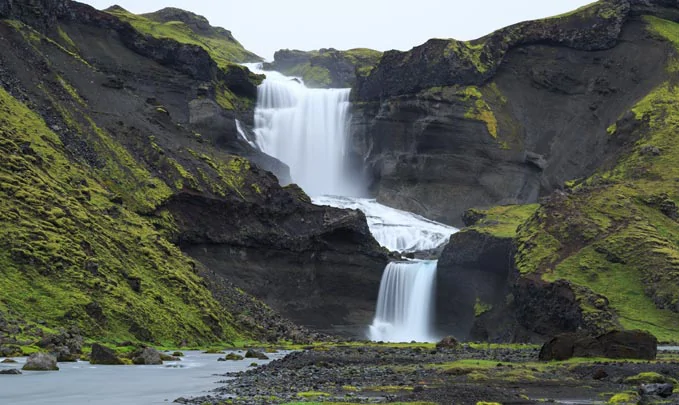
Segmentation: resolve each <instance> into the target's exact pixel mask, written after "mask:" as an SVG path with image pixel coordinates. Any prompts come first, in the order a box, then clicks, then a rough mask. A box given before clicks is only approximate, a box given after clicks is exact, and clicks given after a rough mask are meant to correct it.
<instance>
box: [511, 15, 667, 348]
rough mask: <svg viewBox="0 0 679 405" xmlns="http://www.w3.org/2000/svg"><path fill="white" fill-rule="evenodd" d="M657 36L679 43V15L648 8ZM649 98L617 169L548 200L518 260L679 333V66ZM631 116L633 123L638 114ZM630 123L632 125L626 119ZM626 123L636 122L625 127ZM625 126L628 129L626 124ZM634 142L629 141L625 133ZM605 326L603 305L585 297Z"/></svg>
mask: <svg viewBox="0 0 679 405" xmlns="http://www.w3.org/2000/svg"><path fill="white" fill-rule="evenodd" d="M645 21H646V23H647V24H648V30H649V34H650V35H659V36H662V37H664V38H666V39H667V40H668V41H670V42H671V43H673V44H675V46H677V51H678V53H677V55H679V23H676V22H672V21H668V20H663V19H660V18H657V17H652V16H647V17H645ZM667 71H668V75H669V78H668V80H667V81H666V82H664V83H663V84H661V85H660V86H658V87H657V88H656V89H654V90H653V91H652V92H651V93H650V94H649V95H647V96H646V97H645V98H644V99H642V100H640V101H639V102H638V103H637V104H636V105H635V106H634V107H633V108H632V109H631V113H630V114H628V115H627V116H626V117H625V118H624V119H623V120H621V123H620V124H619V125H616V126H614V127H612V128H611V129H610V137H611V139H612V140H615V139H616V138H621V137H627V139H633V140H634V141H633V142H630V143H629V152H628V153H625V155H624V156H623V157H622V158H621V159H620V160H619V161H618V163H617V164H616V165H615V167H614V168H613V169H611V170H605V171H601V172H599V173H597V174H595V175H594V176H592V177H590V178H588V179H587V180H584V181H579V182H576V183H575V184H573V185H572V188H571V189H570V190H569V192H568V193H566V194H558V195H555V196H553V197H551V198H550V200H549V201H548V202H546V203H545V204H543V205H542V207H541V208H540V210H539V211H538V213H537V214H536V215H535V216H534V217H533V218H532V219H531V220H530V221H528V222H527V223H526V224H525V225H523V226H522V228H521V230H520V232H519V239H518V241H519V249H518V253H517V262H516V263H517V268H518V270H519V271H520V273H521V274H522V275H524V276H529V275H535V276H539V277H541V278H542V279H543V280H546V281H550V282H551V281H556V280H558V279H566V280H570V281H571V282H572V283H574V284H577V285H581V286H584V287H587V288H589V289H591V290H592V291H594V292H596V293H599V294H602V295H604V296H606V297H607V298H608V300H609V302H610V306H611V308H612V310H613V312H614V313H615V315H616V316H617V320H618V322H619V323H620V324H621V325H622V326H623V327H625V328H629V329H634V328H638V329H645V330H649V331H651V332H652V333H654V334H656V335H657V336H658V337H659V338H660V339H662V340H672V341H677V340H679V305H678V304H679V289H678V285H677V280H678V279H679V224H678V223H677V220H678V219H679V211H678V210H677V205H676V202H677V201H679V189H678V188H677V180H678V179H679V171H678V169H677V162H679V147H677V142H676V134H677V133H678V131H679V108H678V107H677V106H679V76H678V75H677V74H678V73H679V69H677V59H676V56H675V59H671V60H670V61H669V64H668V65H667ZM630 121H631V122H630ZM623 122H624V124H623ZM625 126H626V127H625ZM618 127H620V128H618ZM623 141H624V140H623ZM583 311H584V319H583V321H584V323H585V324H587V325H588V326H589V327H595V325H597V322H599V320H600V318H601V317H600V314H598V312H599V309H598V308H596V307H589V306H583Z"/></svg>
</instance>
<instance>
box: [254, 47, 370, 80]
mask: <svg viewBox="0 0 679 405" xmlns="http://www.w3.org/2000/svg"><path fill="white" fill-rule="evenodd" d="M381 57H382V52H379V51H375V50H372V49H365V48H356V49H349V50H346V51H338V50H336V49H332V48H330V49H320V50H318V51H310V52H304V51H298V50H290V49H282V50H280V51H277V52H276V53H275V54H274V61H273V62H272V63H265V64H264V69H267V70H275V71H278V72H281V73H283V74H285V75H289V76H297V77H301V78H302V79H303V80H304V84H305V85H307V86H308V87H314V88H316V87H320V88H348V87H352V86H354V85H355V84H356V82H357V77H362V76H365V75H367V74H369V73H370V71H371V70H372V69H373V68H374V67H375V65H377V63H378V62H379V60H380V58H381Z"/></svg>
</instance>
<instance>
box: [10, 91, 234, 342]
mask: <svg viewBox="0 0 679 405" xmlns="http://www.w3.org/2000/svg"><path fill="white" fill-rule="evenodd" d="M65 111H66V110H65V109H64V111H63V112H64V113H65ZM72 123H75V121H72ZM82 128H83V130H87V131H88V132H90V133H93V134H94V135H96V137H97V138H96V141H95V142H92V146H93V147H94V148H95V149H96V150H97V151H98V152H99V153H101V154H102V156H105V157H106V165H105V166H104V167H103V168H101V169H100V171H98V172H96V173H95V172H92V171H91V169H90V168H87V167H85V166H81V165H79V164H74V162H73V161H71V160H69V159H68V158H67V157H66V153H65V150H64V146H63V144H62V143H61V140H60V139H59V137H58V136H57V135H56V134H55V133H54V132H52V131H51V130H50V129H49V128H47V126H46V124H45V123H44V121H43V120H42V118H41V117H39V116H38V115H37V114H36V113H34V112H32V111H31V110H30V109H29V108H28V107H26V106H25V105H23V104H22V103H20V102H19V101H17V100H16V99H14V98H13V97H12V96H11V95H10V94H8V93H7V92H6V91H4V90H0V134H1V135H2V136H0V152H1V153H0V155H1V156H2V158H0V224H2V226H0V240H1V241H2V242H1V243H0V274H1V277H0V290H2V291H3V294H2V296H1V297H0V311H2V312H3V313H5V314H6V317H7V318H8V319H12V318H13V317H21V319H25V320H27V321H28V322H29V325H33V326H35V325H37V326H38V328H39V329H43V330H44V331H46V332H50V331H51V329H50V327H57V326H60V327H67V326H77V327H78V328H80V329H81V330H82V331H83V333H85V334H86V335H87V336H89V337H97V338H99V339H101V340H103V341H120V340H132V341H151V342H156V343H158V344H163V345H168V346H178V345H179V342H182V341H184V342H189V343H193V344H200V343H206V342H215V341H226V340H233V339H237V338H239V337H240V335H239V333H237V332H236V331H235V330H234V328H233V327H232V326H231V323H230V318H229V316H228V315H227V314H225V313H224V312H223V310H222V309H221V308H220V306H219V305H218V304H217V302H216V301H215V300H214V299H213V298H212V296H211V294H210V293H209V292H208V291H207V290H206V289H205V288H204V287H203V286H202V280H201V279H200V278H199V277H198V276H196V274H195V272H194V263H193V262H192V261H191V260H190V259H188V258H186V257H185V256H184V255H183V254H182V253H181V252H180V251H179V250H178V249H177V248H176V247H175V246H174V245H172V244H171V243H170V242H168V241H167V240H166V239H164V238H163V237H162V236H161V235H160V234H159V233H158V231H156V229H155V227H154V226H153V223H152V222H151V221H150V220H148V219H146V218H144V217H141V216H140V215H139V214H137V213H136V212H137V211H139V212H144V211H148V210H150V209H152V208H154V207H155V206H157V204H158V203H159V202H161V201H162V200H163V199H164V198H166V196H168V195H169V194H170V192H169V189H168V188H167V186H166V185H165V184H164V183H163V182H162V181H160V180H158V179H156V178H154V177H152V176H151V175H150V174H148V172H146V171H145V169H143V168H141V167H139V165H138V164H137V163H136V161H135V160H134V159H132V158H131V156H129V154H127V152H126V151H125V149H124V148H122V147H121V146H120V145H119V144H118V143H116V142H115V141H114V140H113V139H112V138H110V137H109V136H108V134H107V133H106V132H104V131H103V130H101V129H99V128H97V126H96V125H95V124H94V122H89V123H88V124H87V125H83V126H82ZM150 184H152V185H153V187H150V186H149V185H150ZM121 202H122V205H121Z"/></svg>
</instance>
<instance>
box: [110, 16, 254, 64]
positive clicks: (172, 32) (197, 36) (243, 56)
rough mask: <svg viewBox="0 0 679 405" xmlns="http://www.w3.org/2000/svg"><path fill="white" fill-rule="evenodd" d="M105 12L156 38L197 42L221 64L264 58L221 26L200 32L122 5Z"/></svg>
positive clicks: (182, 24)
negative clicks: (134, 12) (223, 30)
mask: <svg viewBox="0 0 679 405" xmlns="http://www.w3.org/2000/svg"><path fill="white" fill-rule="evenodd" d="M106 12H108V13H109V14H113V15H115V16H116V17H118V18H120V19H121V20H123V21H127V22H129V23H130V24H132V26H133V27H134V28H135V29H136V30H137V31H139V32H141V33H143V34H146V35H150V36H153V37H155V38H169V39H174V40H175V41H177V42H181V43H183V44H191V45H198V46H200V47H201V48H203V49H205V50H206V51H207V52H208V53H209V54H210V56H212V58H213V59H214V60H215V61H216V62H217V63H219V64H220V65H221V66H228V65H230V64H232V63H246V62H260V61H261V60H262V58H261V57H259V56H257V55H255V54H253V53H252V52H250V51H247V50H246V49H245V48H244V47H243V45H241V44H240V43H239V42H238V41H236V40H235V39H233V37H231V36H227V35H224V33H222V32H220V30H218V29H212V30H210V31H209V32H200V33H199V32H196V31H195V30H193V29H192V28H191V27H190V26H189V25H187V24H186V23H184V22H182V21H168V22H162V21H156V20H154V19H153V17H152V14H151V15H148V16H144V15H137V14H133V13H130V12H129V11H127V10H125V9H123V8H120V7H116V8H110V9H108V10H106ZM196 17H197V16H196Z"/></svg>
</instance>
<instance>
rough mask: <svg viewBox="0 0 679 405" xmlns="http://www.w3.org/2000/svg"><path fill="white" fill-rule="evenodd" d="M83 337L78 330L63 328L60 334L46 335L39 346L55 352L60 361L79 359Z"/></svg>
mask: <svg viewBox="0 0 679 405" xmlns="http://www.w3.org/2000/svg"><path fill="white" fill-rule="evenodd" d="M82 345H83V337H82V336H81V335H80V333H79V332H78V331H77V330H72V331H65V330H61V331H60V332H59V333H58V334H55V335H49V336H46V337H44V338H43V339H42V340H41V341H40V342H38V346H39V347H41V348H43V349H45V350H47V351H48V352H50V353H53V354H54V355H56V357H57V361H59V362H73V361H77V360H78V359H79V358H80V355H81V354H82Z"/></svg>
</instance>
